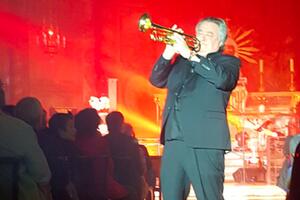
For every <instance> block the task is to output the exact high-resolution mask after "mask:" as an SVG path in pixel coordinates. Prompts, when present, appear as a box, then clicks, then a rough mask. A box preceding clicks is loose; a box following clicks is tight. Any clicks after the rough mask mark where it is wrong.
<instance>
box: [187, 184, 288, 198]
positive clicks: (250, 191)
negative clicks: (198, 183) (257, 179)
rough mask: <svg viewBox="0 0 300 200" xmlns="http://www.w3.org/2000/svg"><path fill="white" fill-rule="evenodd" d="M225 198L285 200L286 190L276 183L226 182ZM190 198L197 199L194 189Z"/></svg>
mask: <svg viewBox="0 0 300 200" xmlns="http://www.w3.org/2000/svg"><path fill="white" fill-rule="evenodd" d="M224 199H225V200H284V199H285V192H284V191H283V190H281V189H280V188H279V187H277V186H275V185H266V184H257V183H252V184H239V183H225V187H224ZM188 200H197V199H196V196H195V194H194V192H193V190H192V191H191V192H190V195H189V197H188Z"/></svg>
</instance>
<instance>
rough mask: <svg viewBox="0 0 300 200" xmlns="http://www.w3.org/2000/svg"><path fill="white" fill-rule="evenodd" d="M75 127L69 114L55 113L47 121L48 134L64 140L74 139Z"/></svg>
mask: <svg viewBox="0 0 300 200" xmlns="http://www.w3.org/2000/svg"><path fill="white" fill-rule="evenodd" d="M75 131H76V130H75V127H74V120H73V115H72V114H71V113H55V114H54V115H52V117H51V118H50V120H49V132H50V134H54V135H56V136H58V137H61V138H63V139H66V140H74V139H75Z"/></svg>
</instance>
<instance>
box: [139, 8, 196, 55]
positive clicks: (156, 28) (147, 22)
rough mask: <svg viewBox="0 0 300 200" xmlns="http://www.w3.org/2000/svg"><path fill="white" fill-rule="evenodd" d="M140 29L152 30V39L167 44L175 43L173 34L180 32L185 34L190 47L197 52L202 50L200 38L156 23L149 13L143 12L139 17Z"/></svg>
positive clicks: (143, 30) (144, 30)
mask: <svg viewBox="0 0 300 200" xmlns="http://www.w3.org/2000/svg"><path fill="white" fill-rule="evenodd" d="M139 30H140V31H142V32H147V31H148V30H150V39H151V40H154V41H158V42H163V43H165V44H169V45H173V44H175V40H173V39H172V35H173V34H174V33H177V34H180V35H182V36H184V39H185V41H186V43H187V45H188V47H189V48H190V49H191V50H192V51H195V52H198V51H199V50H200V42H199V40H198V39H197V38H196V37H194V36H192V35H188V34H185V33H181V32H179V31H176V30H173V29H170V28H166V27H164V26H161V25H158V24H154V23H153V22H152V21H151V19H150V16H149V15H148V14H143V15H142V16H141V17H140V19H139Z"/></svg>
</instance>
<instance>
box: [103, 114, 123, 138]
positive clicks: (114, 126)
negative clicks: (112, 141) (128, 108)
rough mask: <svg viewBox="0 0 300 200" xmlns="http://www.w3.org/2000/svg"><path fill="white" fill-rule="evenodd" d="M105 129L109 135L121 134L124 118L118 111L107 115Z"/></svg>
mask: <svg viewBox="0 0 300 200" xmlns="http://www.w3.org/2000/svg"><path fill="white" fill-rule="evenodd" d="M105 120H106V124H107V129H108V131H109V132H110V133H112V132H121V131H122V126H123V123H124V116H123V114H122V113H121V112H119V111H113V112H111V113H109V114H108V115H107V116H106V118H105Z"/></svg>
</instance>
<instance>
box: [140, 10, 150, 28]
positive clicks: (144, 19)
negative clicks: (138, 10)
mask: <svg viewBox="0 0 300 200" xmlns="http://www.w3.org/2000/svg"><path fill="white" fill-rule="evenodd" d="M151 27H152V22H151V19H150V17H149V15H148V14H147V13H145V14H143V15H142V16H141V18H140V20H139V30H140V31H142V32H146V31H147V30H148V29H150V28H151Z"/></svg>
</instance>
